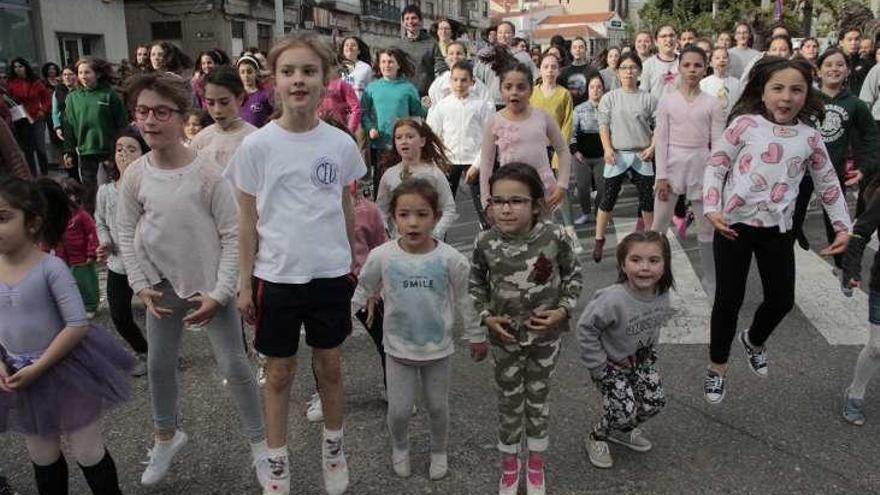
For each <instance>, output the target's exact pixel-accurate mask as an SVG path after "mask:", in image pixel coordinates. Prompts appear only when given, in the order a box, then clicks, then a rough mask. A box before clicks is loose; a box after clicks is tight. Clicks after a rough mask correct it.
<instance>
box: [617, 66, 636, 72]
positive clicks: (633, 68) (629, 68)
mask: <svg viewBox="0 0 880 495" xmlns="http://www.w3.org/2000/svg"><path fill="white" fill-rule="evenodd" d="M617 70H619V71H621V72H635V71H637V70H639V68H638V66H635V65H621V66H619V67H618V68H617Z"/></svg>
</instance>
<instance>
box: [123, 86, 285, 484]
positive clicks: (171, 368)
mask: <svg viewBox="0 0 880 495" xmlns="http://www.w3.org/2000/svg"><path fill="white" fill-rule="evenodd" d="M128 98H129V101H131V102H132V103H133V104H134V114H135V118H136V120H137V123H138V128H139V129H140V131H141V135H143V136H144V139H145V140H146V142H147V144H149V145H150V148H152V151H150V152H149V153H147V154H146V155H144V156H142V157H141V158H140V159H138V160H137V161H136V162H134V163H132V164H131V165H130V166H129V168H128V169H127V170H126V171H125V174H124V175H123V176H122V180H121V182H120V184H119V198H118V201H119V203H118V205H117V219H116V223H117V230H118V236H119V252H120V253H121V255H122V260H123V263H124V264H125V271H126V273H127V274H128V281H129V284H130V285H131V288H132V290H133V291H134V293H135V294H137V296H138V298H139V299H140V300H141V301H142V302H143V303H144V306H145V308H146V312H147V339H148V344H149V354H148V356H147V360H148V366H147V371H148V372H147V376H148V378H149V388H150V398H151V406H152V412H153V424H154V429H155V433H154V437H155V443H154V445H153V448H152V449H151V450H150V454H149V455H150V460H149V462H148V464H147V467H146V469H145V470H144V473H143V475H142V476H141V484H143V485H146V486H151V485H155V484H157V483H159V482H160V481H161V480H162V479H163V478H164V477H165V475H166V474H167V473H168V469H169V468H170V467H171V462H172V460H173V458H174V455H175V454H177V452H179V451H180V450H181V449H182V448H183V447H184V445H186V442H187V435H186V433H184V432H183V430H181V429H180V428H179V420H178V419H179V418H178V414H179V411H180V408H179V403H178V402H179V401H178V388H179V382H178V366H177V359H178V356H179V355H180V344H181V337H182V330H183V326H184V325H186V324H194V325H204V326H206V327H207V331H206V332H205V335H207V337H208V339H209V340H210V342H211V347H212V349H213V351H214V357H215V359H216V361H217V367H218V368H219V371H220V374H221V376H222V377H223V378H224V379H225V380H226V381H227V385H228V389H229V391H230V394H231V395H232V398H233V400H234V401H235V404H236V406H237V408H238V413H239V417H240V419H241V423H242V429H243V430H244V432H245V435H246V436H247V439H248V441H249V442H250V444H251V453H252V455H253V458H254V464H255V465H256V467H257V476H258V479H259V480H260V482H261V484H263V485H264V486H266V485H267V480H268V478H269V474H268V473H269V471H270V469H269V465H268V461H267V460H266V441H265V438H266V437H265V433H264V430H263V418H262V415H261V412H260V399H259V395H258V394H257V386H256V381H255V380H254V375H253V373H252V372H251V369H250V365H249V363H248V360H247V356H246V355H245V350H244V343H243V341H242V338H241V336H242V333H241V319H240V318H239V315H238V313H237V312H236V310H235V305H234V303H233V301H234V300H235V299H234V297H235V282H236V279H237V277H238V273H237V270H236V266H235V265H236V259H237V256H238V252H237V248H238V243H237V221H236V220H237V219H236V208H235V199H234V197H233V195H232V191H231V190H230V188H229V186H228V184H227V183H226V181H225V180H223V177H221V175H220V168H219V165H218V164H217V163H216V162H214V161H213V160H212V159H211V157H210V156H208V155H207V154H199V153H196V152H195V151H193V150H192V149H189V148H187V147H186V146H185V145H184V144H183V139H182V138H183V127H184V119H183V115H185V114H186V111H187V109H188V108H189V104H190V102H191V99H190V96H189V92H188V91H187V89H186V83H185V81H183V80H182V79H180V78H176V77H173V76H168V75H165V74H162V73H150V74H145V75H142V76H139V77H137V78H135V79H133V80H131V81H130V82H129V88H128ZM193 246H198V249H193Z"/></svg>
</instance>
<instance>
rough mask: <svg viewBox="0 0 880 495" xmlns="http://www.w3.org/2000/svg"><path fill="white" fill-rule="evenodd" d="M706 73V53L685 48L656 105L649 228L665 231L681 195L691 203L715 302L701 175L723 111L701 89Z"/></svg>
mask: <svg viewBox="0 0 880 495" xmlns="http://www.w3.org/2000/svg"><path fill="white" fill-rule="evenodd" d="M705 72H706V52H704V51H703V50H702V49H701V48H698V47H696V46H693V45H688V46H686V47H685V48H684V50H682V51H681V54H680V55H679V57H678V73H679V80H680V83H679V87H678V91H675V92H673V93H666V95H664V96H663V97H662V98H660V103H659V104H658V105H657V128H656V129H655V135H656V136H657V160H656V170H655V175H656V182H655V184H654V191H655V194H656V196H655V198H654V223H653V224H652V225H651V230H654V231H656V232H660V233H665V232H666V228H667V227H668V226H669V221H670V220H672V216H673V210H674V209H675V203H676V202H677V201H678V199H679V198H681V197H682V196H683V197H684V198H686V199H688V200H690V201H691V202H692V203H691V207H692V208H693V210H694V214H695V216H696V218H697V222H698V228H697V239H698V240H699V242H700V260H701V262H702V268H703V279H702V283H703V290H704V291H706V295H707V296H709V298H710V300H711V298H713V297H714V296H715V258H714V256H713V254H712V235H713V233H714V232H713V229H712V225H711V224H710V223H709V222H707V221H706V219H705V218H703V203H702V197H703V175H704V172H705V169H706V159H707V158H709V151H710V150H711V149H714V148H715V146H716V144H715V143H717V141H718V139H719V138H720V137H721V132H722V131H723V130H724V110H723V109H722V107H721V104H720V103H719V102H718V101H717V100H716V99H715V98H713V97H712V96H710V95H709V94H708V93H704V92H703V91H701V90H700V80H701V79H702V78H703V75H704V74H705Z"/></svg>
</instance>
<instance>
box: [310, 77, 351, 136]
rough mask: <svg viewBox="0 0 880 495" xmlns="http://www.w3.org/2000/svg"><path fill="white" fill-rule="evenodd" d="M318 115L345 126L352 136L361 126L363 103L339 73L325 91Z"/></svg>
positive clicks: (332, 78)
mask: <svg viewBox="0 0 880 495" xmlns="http://www.w3.org/2000/svg"><path fill="white" fill-rule="evenodd" d="M318 113H319V114H320V115H322V116H324V117H330V118H332V119H333V120H336V121H337V122H339V123H341V124H343V125H345V126H346V128H347V129H348V132H350V133H352V135H354V134H356V133H357V131H358V129H359V128H360V126H361V103H360V100H359V99H358V96H357V93H355V92H354V89H353V88H352V87H351V85H350V84H348V83H347V82H345V81H344V80H343V79H342V77H341V76H340V75H339V73H334V74H333V77H331V79H330V82H328V83H327V87H326V88H325V90H324V99H323V100H321V105H320V106H319V107H318Z"/></svg>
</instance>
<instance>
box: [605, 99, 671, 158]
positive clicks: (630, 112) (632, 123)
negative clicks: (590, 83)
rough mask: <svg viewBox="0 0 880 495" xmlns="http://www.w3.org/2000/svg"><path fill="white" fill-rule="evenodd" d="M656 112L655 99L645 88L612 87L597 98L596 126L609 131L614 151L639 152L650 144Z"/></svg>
mask: <svg viewBox="0 0 880 495" xmlns="http://www.w3.org/2000/svg"><path fill="white" fill-rule="evenodd" d="M656 111H657V99H656V98H654V97H653V96H651V94H650V93H648V92H647V91H644V90H641V89H639V90H636V91H626V90H625V89H623V88H620V89H615V90H614V91H611V92H608V93H605V95H604V96H602V99H601V100H600V101H599V126H600V127H607V128H608V130H609V131H611V146H612V147H614V149H615V151H641V150H643V149H645V148H647V147H648V146H651V137H652V136H653V134H654V131H653V130H652V129H653V127H654V114H655V113H656Z"/></svg>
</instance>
